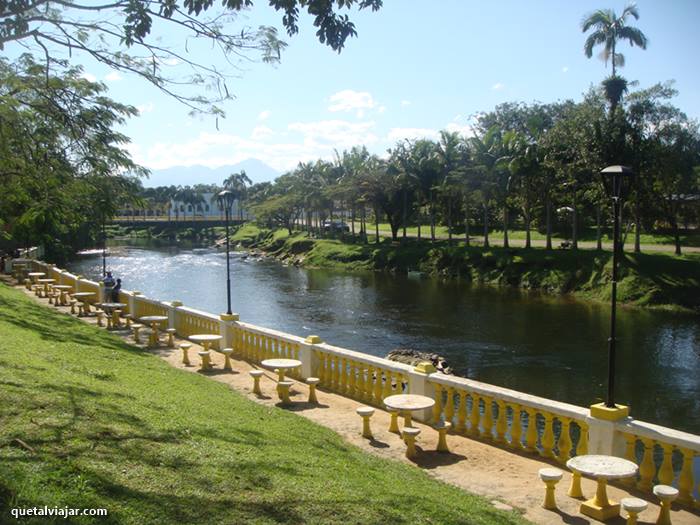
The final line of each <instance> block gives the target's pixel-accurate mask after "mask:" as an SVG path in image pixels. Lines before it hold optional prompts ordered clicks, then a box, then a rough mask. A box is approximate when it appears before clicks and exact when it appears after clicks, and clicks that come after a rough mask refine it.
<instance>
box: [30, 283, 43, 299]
mask: <svg viewBox="0 0 700 525" xmlns="http://www.w3.org/2000/svg"><path fill="white" fill-rule="evenodd" d="M32 289H33V291H34V295H36V296H37V297H41V285H40V284H35V285H34V286H32Z"/></svg>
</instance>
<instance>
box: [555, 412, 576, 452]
mask: <svg viewBox="0 0 700 525" xmlns="http://www.w3.org/2000/svg"><path fill="white" fill-rule="evenodd" d="M557 417H558V418H559V421H560V422H561V433H560V434H559V441H558V442H557V448H558V449H559V455H558V456H557V459H558V460H559V461H560V462H562V463H566V462H567V461H568V460H569V456H570V455H571V449H572V445H573V444H572V443H571V434H570V433H569V431H570V428H571V418H570V417H564V416H557Z"/></svg>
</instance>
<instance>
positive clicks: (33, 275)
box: [27, 272, 46, 283]
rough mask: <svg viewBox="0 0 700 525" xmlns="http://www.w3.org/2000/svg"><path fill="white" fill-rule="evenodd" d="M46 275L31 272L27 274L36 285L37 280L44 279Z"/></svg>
mask: <svg viewBox="0 0 700 525" xmlns="http://www.w3.org/2000/svg"><path fill="white" fill-rule="evenodd" d="M44 275H46V274H45V273H44V272H29V273H28V274H27V277H29V278H30V279H31V280H32V282H34V283H36V280H37V279H38V278H39V277H43V276H44Z"/></svg>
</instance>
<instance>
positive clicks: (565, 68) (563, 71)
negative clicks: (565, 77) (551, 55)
mask: <svg viewBox="0 0 700 525" xmlns="http://www.w3.org/2000/svg"><path fill="white" fill-rule="evenodd" d="M567 71H569V66H564V67H563V68H561V72H562V73H566V72H567Z"/></svg>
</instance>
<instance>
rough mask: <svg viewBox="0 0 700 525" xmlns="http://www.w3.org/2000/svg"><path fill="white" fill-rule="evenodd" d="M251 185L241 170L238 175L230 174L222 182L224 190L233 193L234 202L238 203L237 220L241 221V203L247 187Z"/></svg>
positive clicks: (246, 192) (250, 181)
mask: <svg viewBox="0 0 700 525" xmlns="http://www.w3.org/2000/svg"><path fill="white" fill-rule="evenodd" d="M251 184H253V181H252V180H250V177H248V175H247V174H246V172H245V170H241V171H240V172H238V173H232V174H231V175H229V176H228V177H227V178H226V180H224V188H225V189H227V190H229V191H231V192H233V195H234V196H235V198H236V200H237V201H238V219H239V220H241V221H242V220H243V207H242V205H241V203H242V202H243V200H244V199H245V198H246V196H247V194H248V186H250V185H251Z"/></svg>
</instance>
